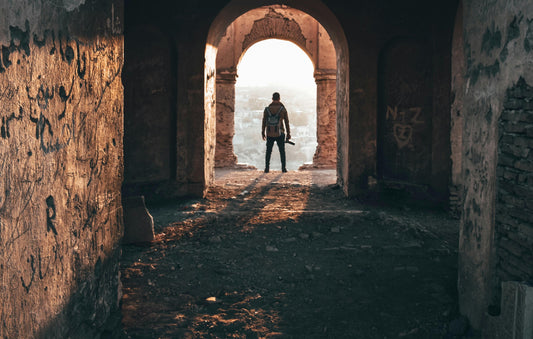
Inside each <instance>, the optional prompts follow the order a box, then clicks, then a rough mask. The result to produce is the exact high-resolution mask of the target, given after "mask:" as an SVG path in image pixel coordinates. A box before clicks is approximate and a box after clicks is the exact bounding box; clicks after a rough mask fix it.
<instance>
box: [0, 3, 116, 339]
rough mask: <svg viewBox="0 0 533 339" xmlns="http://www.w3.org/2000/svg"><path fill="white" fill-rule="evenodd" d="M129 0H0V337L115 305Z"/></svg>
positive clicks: (90, 328)
mask: <svg viewBox="0 0 533 339" xmlns="http://www.w3.org/2000/svg"><path fill="white" fill-rule="evenodd" d="M122 6H123V5H122V1H121V0H91V1H89V0H87V1H64V2H54V3H51V2H50V1H39V0H32V1H29V0H28V1H19V0H16V1H14V0H9V1H6V0H3V1H2V2H1V3H0V45H1V46H0V49H1V52H2V53H1V56H0V103H1V105H0V119H1V128H0V131H1V133H0V151H1V157H0V300H2V302H1V303H0V319H1V322H0V337H2V338H31V337H50V338H64V337H69V336H70V337H78V338H94V337H96V336H98V335H99V333H101V332H102V330H103V329H104V328H105V324H106V323H107V322H108V321H109V319H110V315H111V314H113V313H114V312H116V311H117V310H118V301H119V293H120V292H119V275H118V274H119V273H118V268H119V266H118V260H119V256H120V246H119V244H120V238H121V236H122V227H123V226H122V209H121V198H120V185H121V181H122V107H123V104H122V83H121V69H122V63H123V60H122V59H123V57H122V55H123V39H122V21H123V20H122V18H123V14H122V11H123V10H122Z"/></svg>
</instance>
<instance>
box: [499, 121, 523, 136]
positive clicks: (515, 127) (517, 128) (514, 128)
mask: <svg viewBox="0 0 533 339" xmlns="http://www.w3.org/2000/svg"><path fill="white" fill-rule="evenodd" d="M504 131H505V132H506V133H517V134H522V133H525V132H526V126H525V125H524V124H516V123H508V124H506V125H505V127H504Z"/></svg>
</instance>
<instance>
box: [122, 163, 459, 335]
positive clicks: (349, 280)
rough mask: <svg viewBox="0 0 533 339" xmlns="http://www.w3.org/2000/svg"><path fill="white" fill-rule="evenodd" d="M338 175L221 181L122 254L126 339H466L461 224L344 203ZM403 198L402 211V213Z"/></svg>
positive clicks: (254, 175)
mask: <svg viewBox="0 0 533 339" xmlns="http://www.w3.org/2000/svg"><path fill="white" fill-rule="evenodd" d="M335 183H336V176H335V171H324V170H322V171H294V172H292V171H291V172H289V173H281V172H279V171H273V172H271V173H268V174H265V173H262V172H260V171H257V170H240V171H227V170H226V171H217V177H216V182H215V185H214V186H213V187H212V188H211V189H210V190H209V193H208V194H207V196H206V198H205V199H196V200H177V201H170V202H166V203H164V204H158V205H150V204H149V205H148V209H149V211H150V213H151V214H152V215H153V217H154V222H155V231H156V240H155V241H154V242H153V243H152V244H150V245H148V246H133V245H129V246H124V247H123V260H122V267H121V274H122V284H123V293H124V295H123V298H122V315H123V321H122V324H123V330H124V336H125V337H126V338H364V339H365V338H369V339H371V338H463V337H468V336H469V334H468V325H467V323H466V321H465V320H464V319H462V318H460V317H458V311H457V295H456V294H457V292H456V281H457V243H458V229H459V225H458V224H459V222H458V220H457V219H455V218H452V217H450V216H449V214H448V213H447V212H446V211H444V210H443V209H439V208H430V207H420V206H416V205H407V204H405V201H401V200H403V199H396V200H395V199H389V200H388V201H387V202H386V203H385V202H379V201H377V200H372V201H371V202H370V201H359V200H354V199H352V200H351V199H347V198H346V197H345V196H344V194H343V192H342V190H341V189H340V188H339V187H338V186H337V185H336V184H335ZM399 200H400V201H399Z"/></svg>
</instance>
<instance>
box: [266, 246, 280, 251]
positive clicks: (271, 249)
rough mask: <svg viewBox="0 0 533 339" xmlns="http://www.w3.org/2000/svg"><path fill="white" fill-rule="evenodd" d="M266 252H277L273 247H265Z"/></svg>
mask: <svg viewBox="0 0 533 339" xmlns="http://www.w3.org/2000/svg"><path fill="white" fill-rule="evenodd" d="M266 250H267V252H277V251H279V250H278V249H277V248H276V247H275V246H267V247H266Z"/></svg>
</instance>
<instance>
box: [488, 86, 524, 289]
mask: <svg viewBox="0 0 533 339" xmlns="http://www.w3.org/2000/svg"><path fill="white" fill-rule="evenodd" d="M503 108H504V109H503V112H502V114H501V116H500V119H499V122H498V129H499V136H498V167H497V169H496V171H497V172H496V175H497V197H496V255H497V259H496V260H497V276H498V280H499V281H527V282H530V283H532V284H533V87H531V86H529V85H528V84H527V83H526V82H525V80H524V79H523V78H520V80H519V81H518V82H517V84H516V85H515V86H514V87H512V88H510V89H509V90H508V91H507V97H506V100H505V101H504V103H503Z"/></svg>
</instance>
